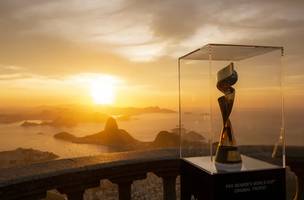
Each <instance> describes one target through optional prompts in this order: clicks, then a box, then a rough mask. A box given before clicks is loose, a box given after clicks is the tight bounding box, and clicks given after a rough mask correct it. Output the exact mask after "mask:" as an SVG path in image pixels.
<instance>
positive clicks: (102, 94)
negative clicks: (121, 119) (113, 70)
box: [90, 76, 116, 104]
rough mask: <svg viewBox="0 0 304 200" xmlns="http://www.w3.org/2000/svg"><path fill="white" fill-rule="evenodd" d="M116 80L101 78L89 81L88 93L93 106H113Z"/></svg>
mask: <svg viewBox="0 0 304 200" xmlns="http://www.w3.org/2000/svg"><path fill="white" fill-rule="evenodd" d="M115 83H116V79H115V78H114V77H111V76H102V77H96V78H92V79H91V80H90V93H91V96H92V99H93V101H94V103H95V104H113V103H114V102H115V95H116V88H115Z"/></svg>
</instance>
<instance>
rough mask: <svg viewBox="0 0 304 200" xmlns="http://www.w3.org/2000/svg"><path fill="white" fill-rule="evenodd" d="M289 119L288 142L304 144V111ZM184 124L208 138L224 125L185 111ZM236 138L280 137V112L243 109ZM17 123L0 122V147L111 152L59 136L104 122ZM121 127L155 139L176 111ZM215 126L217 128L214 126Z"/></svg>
mask: <svg viewBox="0 0 304 200" xmlns="http://www.w3.org/2000/svg"><path fill="white" fill-rule="evenodd" d="M291 117H292V118H288V119H287V120H286V141H287V144H289V145H303V144H304V125H303V124H302V119H303V117H302V114H300V113H298V114H293V115H292V116H291ZM182 119H183V120H182V122H183V127H184V128H185V129H186V130H188V131H195V132H197V133H199V134H201V135H203V136H204V137H205V138H206V141H208V140H210V139H212V141H217V139H218V137H219V133H220V129H221V119H219V116H213V121H214V123H213V126H212V127H211V126H210V117H209V115H207V114H204V113H203V114H202V113H195V112H187V113H186V112H185V113H184V114H183V115H182ZM231 121H232V125H233V130H234V133H235V137H236V141H237V143H238V144H239V145H245V144H265V145H266V144H267V145H274V144H275V143H276V142H278V140H279V137H280V122H281V121H280V116H277V117H274V115H273V114H271V113H264V112H254V113H253V112H245V111H244V112H242V113H236V114H235V115H233V117H232V118H231ZM22 123H23V122H18V123H11V124H0V137H1V139H0V151H6V150H14V149H16V148H19V147H22V148H33V149H38V150H42V151H50V152H53V153H55V154H57V155H59V156H60V158H71V157H81V156H89V155H97V154H99V153H105V152H108V151H109V149H108V148H107V147H106V146H101V145H91V144H74V143H70V142H65V141H62V140H57V139H55V138H54V137H53V136H54V135H55V134H56V133H59V132H62V131H66V132H69V133H71V134H73V135H75V136H85V135H89V134H94V133H97V132H100V131H102V130H103V129H104V125H105V124H104V123H98V124H97V123H83V124H79V125H77V126H75V127H73V128H54V127H49V126H40V127H39V126H38V127H21V126H20V124H22ZM117 123H118V126H119V128H120V129H124V130H126V131H127V132H129V133H130V134H131V135H132V136H133V137H134V138H136V139H138V140H140V141H153V140H154V139H155V137H156V136H157V134H158V133H159V132H160V131H162V130H166V131H171V130H172V129H174V128H176V127H177V125H178V114H177V113H154V114H142V115H136V116H133V117H132V118H131V119H130V120H127V121H118V122H117ZM214 127H215V128H214Z"/></svg>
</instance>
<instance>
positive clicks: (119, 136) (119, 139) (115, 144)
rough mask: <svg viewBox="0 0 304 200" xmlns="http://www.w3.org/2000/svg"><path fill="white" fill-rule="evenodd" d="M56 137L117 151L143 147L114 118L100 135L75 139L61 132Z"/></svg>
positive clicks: (109, 120) (110, 119) (109, 119)
mask: <svg viewBox="0 0 304 200" xmlns="http://www.w3.org/2000/svg"><path fill="white" fill-rule="evenodd" d="M54 137H55V138H56V139H61V140H66V141H70V142H73V143H84V144H100V145H105V146H109V147H111V148H114V149H116V150H130V149H135V148H137V147H139V146H141V145H142V143H141V142H140V141H138V140H136V139H135V138H133V137H132V136H131V135H130V134H129V133H128V132H127V131H125V130H123V129H119V128H118V125H117V122H116V120H115V119H114V118H112V117H110V118H108V120H107V122H106V124H105V129H104V130H103V131H101V132H99V133H96V134H92V135H88V136H84V137H75V136H74V135H72V134H69V133H66V132H61V133H58V134H56V135H54Z"/></svg>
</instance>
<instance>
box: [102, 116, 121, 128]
mask: <svg viewBox="0 0 304 200" xmlns="http://www.w3.org/2000/svg"><path fill="white" fill-rule="evenodd" d="M104 130H105V131H114V130H118V126H117V122H116V120H115V119H114V118H113V117H109V118H108V120H107V122H106V125H105V129H104Z"/></svg>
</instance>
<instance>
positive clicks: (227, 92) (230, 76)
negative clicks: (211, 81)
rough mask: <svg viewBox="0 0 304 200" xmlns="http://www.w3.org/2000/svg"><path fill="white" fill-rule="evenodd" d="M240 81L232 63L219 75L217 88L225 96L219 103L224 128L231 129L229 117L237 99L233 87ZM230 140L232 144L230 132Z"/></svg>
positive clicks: (229, 132) (219, 99)
mask: <svg viewBox="0 0 304 200" xmlns="http://www.w3.org/2000/svg"><path fill="white" fill-rule="evenodd" d="M237 80H238V74H237V72H236V71H235V70H234V64H233V63H230V64H229V65H228V66H226V67H225V68H223V69H221V70H220V71H218V73H217V85H216V87H217V88H218V89H219V90H220V91H221V92H223V93H224V96H221V97H220V98H218V102H219V105H220V109H221V113H222V117H223V125H224V127H227V126H229V127H231V125H229V124H230V120H229V116H230V114H231V111H232V107H233V103H234V97H235V89H234V88H233V87H232V85H234V84H235V83H236V82H237ZM227 128H228V127H227ZM228 137H229V140H230V141H231V142H232V133H231V131H228Z"/></svg>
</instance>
